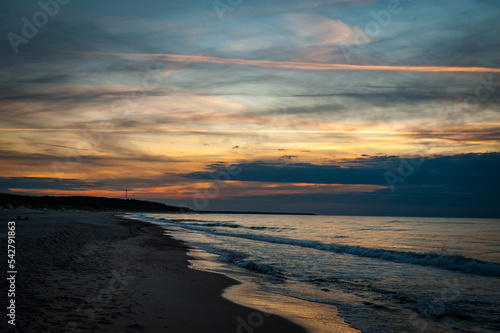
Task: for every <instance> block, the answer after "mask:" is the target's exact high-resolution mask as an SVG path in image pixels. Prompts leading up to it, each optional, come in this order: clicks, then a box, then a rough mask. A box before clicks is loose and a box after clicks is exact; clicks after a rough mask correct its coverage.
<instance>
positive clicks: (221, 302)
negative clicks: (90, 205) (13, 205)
mask: <svg viewBox="0 0 500 333" xmlns="http://www.w3.org/2000/svg"><path fill="white" fill-rule="evenodd" d="M1 215H2V217H1V220H2V225H3V230H2V235H1V236H2V243H4V241H5V240H6V239H7V235H6V232H7V222H8V221H11V220H15V221H16V243H15V244H16V268H17V272H18V273H17V276H16V297H15V302H16V303H15V304H16V310H15V326H13V325H8V326H9V331H15V332H228V333H229V332H238V333H240V332H241V333H243V332H245V333H246V332H306V330H305V329H304V328H302V327H300V326H298V325H296V324H294V323H292V322H291V321H289V320H287V319H284V318H282V317H279V316H276V315H271V314H268V313H265V312H261V311H258V310H255V309H252V308H248V307H244V306H241V305H237V304H235V303H233V302H230V301H229V300H227V299H225V298H223V297H222V296H221V294H222V292H223V291H224V289H226V288H227V287H229V286H232V285H235V284H237V282H236V281H235V280H233V279H230V278H228V277H226V276H223V275H219V274H214V273H209V272H204V271H199V270H194V269H191V268H188V254H187V250H188V247H187V246H186V245H185V244H183V243H182V242H180V241H177V240H175V239H173V238H172V237H169V236H168V235H165V230H163V229H162V228H160V227H159V226H156V225H153V224H149V223H145V222H140V221H132V220H124V219H122V218H119V217H116V216H114V215H115V214H113V213H100V212H98V213H89V212H72V211H71V212H70V211H67V212H58V211H40V210H28V209H26V210H21V209H16V210H3V211H1ZM18 216H21V218H22V219H21V220H17V218H18ZM24 217H28V219H26V220H24V219H23V218H24ZM4 244H5V243H4ZM2 286H3V289H4V290H6V289H8V285H7V283H6V282H5V280H4V282H3V284H2ZM2 305H3V304H2ZM4 309H5V307H4Z"/></svg>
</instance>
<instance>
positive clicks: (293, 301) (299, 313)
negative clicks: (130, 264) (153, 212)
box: [133, 219, 361, 333]
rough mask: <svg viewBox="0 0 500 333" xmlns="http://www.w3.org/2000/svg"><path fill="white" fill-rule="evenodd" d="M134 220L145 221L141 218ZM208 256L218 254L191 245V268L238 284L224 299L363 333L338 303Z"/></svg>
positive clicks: (320, 327) (314, 332) (320, 331)
mask: <svg viewBox="0 0 500 333" xmlns="http://www.w3.org/2000/svg"><path fill="white" fill-rule="evenodd" d="M133 220H136V221H142V220H140V219H133ZM142 222H145V223H150V224H154V225H157V226H159V227H160V228H162V229H163V230H164V231H165V232H168V234H169V235H170V237H173V238H174V239H176V240H178V241H180V242H183V243H184V241H183V240H182V239H179V238H175V236H172V234H175V233H176V231H175V230H172V229H170V228H168V226H162V225H161V224H158V223H155V222H148V221H142ZM207 256H208V257H217V255H214V254H210V253H208V252H206V251H204V250H202V249H199V248H197V247H192V246H189V245H188V257H189V267H190V268H192V269H194V270H198V271H204V272H210V273H215V274H218V275H223V276H226V277H228V278H230V279H232V280H233V281H235V284H233V285H231V286H228V287H227V288H225V289H224V290H223V291H222V297H224V298H225V299H227V300H229V301H231V302H233V303H235V304H239V305H242V306H245V307H248V308H251V309H254V310H256V311H260V312H262V313H272V314H275V315H277V316H280V317H283V318H286V319H288V320H290V321H292V322H293V323H295V324H297V325H300V326H302V327H304V328H305V329H306V330H307V332H309V333H361V331H360V330H357V329H355V328H353V327H351V326H350V324H349V323H348V322H346V321H345V319H344V318H343V317H342V316H340V314H339V311H338V308H337V307H336V306H333V305H327V304H320V303H314V302H311V301H307V300H302V299H299V298H295V297H292V296H285V295H281V294H276V293H272V292H269V291H265V290H263V289H261V288H259V286H260V284H262V283H266V282H264V281H263V280H262V276H261V275H260V273H255V272H252V271H249V270H247V269H245V268H240V267H238V266H234V265H232V264H229V263H224V262H220V261H217V262H216V263H214V262H213V261H212V260H208V257H207ZM250 276H252V278H250ZM256 281H259V282H256ZM245 332H246V331H245Z"/></svg>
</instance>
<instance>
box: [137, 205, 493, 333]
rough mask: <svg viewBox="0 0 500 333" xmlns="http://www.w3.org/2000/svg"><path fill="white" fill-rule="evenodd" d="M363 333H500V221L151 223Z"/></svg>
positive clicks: (225, 219)
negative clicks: (329, 308)
mask: <svg viewBox="0 0 500 333" xmlns="http://www.w3.org/2000/svg"><path fill="white" fill-rule="evenodd" d="M133 217H135V218H139V219H142V220H147V221H151V222H155V223H159V224H162V225H164V226H165V227H166V228H168V229H171V230H176V231H177V232H176V233H174V236H175V237H177V238H180V239H183V240H185V241H187V242H188V243H189V244H191V245H194V246H196V247H198V248H200V249H202V250H205V251H207V252H210V253H212V254H216V255H217V256H211V258H216V259H212V260H220V261H224V262H227V263H231V264H234V265H237V266H240V267H244V268H247V269H250V270H252V271H254V272H258V273H260V274H262V275H265V276H266V279H264V280H263V281H267V282H266V283H262V286H261V288H262V289H264V290H267V291H270V292H273V293H280V294H283V295H287V296H293V297H296V298H301V299H304V300H308V301H313V302H316V303H320V304H331V305H336V306H337V307H338V308H339V311H340V314H341V315H342V316H343V317H344V318H345V319H346V320H347V321H348V322H349V323H350V324H351V325H352V326H353V327H355V328H358V329H361V330H362V331H363V332H498V331H500V315H499V313H500V220H497V219H458V218H407V217H358V216H294V215H251V214H248V215H239V214H234V215H230V214H189V215H171V214H170V215H169V214H144V215H135V216H133Z"/></svg>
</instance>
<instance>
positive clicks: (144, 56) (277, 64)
mask: <svg viewBox="0 0 500 333" xmlns="http://www.w3.org/2000/svg"><path fill="white" fill-rule="evenodd" d="M75 53H79V54H87V55H95V56H108V57H118V58H123V59H134V60H157V61H178V62H202V63H213V64H231V65H246V66H258V67H270V68H288V69H309V70H337V71H338V70H358V71H360V70H364V71H392V72H430V73H441V72H473V73H479V72H487V73H498V72H500V68H488V67H458V66H376V65H347V64H325V63H311V62H295V61H272V60H247V59H234V58H218V57H208V56H198V55H178V54H167V53H161V54H158V53H153V54H151V53H112V52H75Z"/></svg>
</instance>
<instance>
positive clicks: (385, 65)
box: [0, 0, 500, 216]
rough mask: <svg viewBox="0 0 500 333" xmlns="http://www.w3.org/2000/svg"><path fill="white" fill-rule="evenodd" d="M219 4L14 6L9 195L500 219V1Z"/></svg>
mask: <svg viewBox="0 0 500 333" xmlns="http://www.w3.org/2000/svg"><path fill="white" fill-rule="evenodd" d="M54 1H55V0H54ZM49 2H50V1H48V0H47V3H49ZM52 3H54V2H52ZM217 3H218V4H220V3H224V4H225V7H224V6H223V7H219V8H218V9H217V8H215V7H214V2H213V1H182V2H170V1H144V2H134V1H128V0H125V1H120V2H113V3H109V2H106V3H102V2H99V1H86V2H81V1H76V0H73V1H69V2H68V3H67V4H59V3H58V8H57V11H56V12H53V14H54V15H53V16H50V15H47V17H48V19H47V23H46V24H44V25H42V26H40V27H38V28H37V32H36V33H35V34H34V36H31V37H29V38H27V37H26V36H24V35H23V25H24V24H25V21H23V17H26V18H27V20H28V21H29V22H33V19H34V15H35V16H36V13H38V12H40V11H42V10H43V9H42V8H41V7H40V5H39V4H38V3H37V2H36V1H16V2H14V1H7V2H4V3H2V4H1V5H0V12H1V14H0V16H1V17H2V22H3V24H2V41H1V44H0V57H1V59H2V62H1V64H2V74H1V81H0V85H1V88H2V89H1V91H0V98H1V103H0V112H1V113H2V115H3V116H2V118H1V119H0V165H1V169H2V176H1V178H0V190H1V191H2V192H16V193H33V194H65V195H72V194H88V195H106V196H123V193H124V189H125V188H129V189H130V191H129V193H130V194H131V195H132V196H133V197H136V198H149V199H161V200H165V201H166V202H168V203H172V204H184V205H189V206H191V207H192V206H193V198H196V197H200V193H201V196H202V197H203V198H204V199H206V201H207V202H208V203H209V204H208V206H207V207H205V208H206V209H225V210H232V209H239V210H275V211H289V210H293V211H314V212H319V213H343V214H344V213H345V214H347V213H349V211H355V212H356V211H358V212H360V213H364V214H390V213H391V212H393V213H394V214H410V215H411V214H415V213H418V212H421V211H423V210H424V211H426V213H425V214H431V215H432V214H435V215H447V214H448V215H449V214H452V213H453V212H454V210H456V209H463V212H458V213H457V215H461V214H462V215H488V216H489V215H497V214H498V209H495V208H494V206H495V204H494V202H495V200H497V199H498V194H497V191H496V190H494V187H495V186H498V185H500V183H499V178H498V176H496V172H495V171H494V170H496V169H497V168H498V166H500V165H499V163H498V161H499V157H498V152H499V140H500V114H499V113H500V107H499V100H500V73H499V72H500V57H498V55H499V54H500V43H499V39H498V36H499V35H500V34H499V33H500V22H499V21H498V17H499V16H500V4H499V3H498V2H496V1H486V0H484V1H473V0H457V1H451V0H447V1H428V0H419V1H416V0H415V1H400V2H399V1H395V0H385V1H384V0H381V1H376V0H359V1H355V0H351V1H334V0H332V1H316V0H315V1H307V2H304V1H248V0H246V1H245V0H243V1H239V2H238V4H237V3H236V2H232V3H233V4H236V5H235V6H230V5H229V4H228V3H227V2H224V1H222V2H217ZM228 6H229V7H228ZM221 8H222V9H221ZM53 9H54V8H52V10H53ZM228 9H230V10H228ZM221 10H222V12H221ZM217 11H219V13H217ZM9 33H14V34H16V35H17V36H20V37H22V38H25V39H24V41H26V42H22V43H21V42H20V43H18V44H17V45H14V46H13V45H12V43H11V40H9ZM10 36H11V37H10V38H12V35H10ZM16 49H17V51H18V52H17V53H16ZM414 155H419V156H424V157H425V159H426V160H425V161H426V162H425V163H423V164H421V165H418V166H415V170H414V171H412V172H411V175H408V176H405V177H403V178H404V181H401V182H399V183H398V184H397V186H396V187H395V189H394V188H393V189H394V191H392V190H391V188H390V187H389V186H388V184H387V180H386V178H385V176H384V173H385V172H393V173H394V174H396V175H398V174H399V173H398V172H399V171H398V166H399V165H400V163H401V161H404V160H405V159H406V160H408V159H409V158H410V157H411V156H414ZM231 165H239V166H240V167H241V172H240V173H239V174H237V175H233V176H231V177H229V178H227V177H225V178H223V179H222V180H220V181H217V182H215V181H214V180H213V178H214V177H219V178H220V177H221V173H224V170H227V168H228V167H230V166H231ZM471 168H473V169H472V170H471ZM341 169H346V170H351V171H352V173H353V175H354V174H355V175H356V177H354V176H353V175H351V174H349V175H346V174H344V173H343V172H344V171H343V170H341ZM339 170H340V171H339ZM436 173H437V174H440V173H442V174H443V175H446V176H444V177H440V178H439V177H438V178H439V180H436V179H435V175H436ZM217 174H218V176H217ZM314 174H321V175H323V176H322V178H320V177H314V176H313V175H314ZM450 174H451V175H453V176H454V177H455V178H454V177H452V176H449V177H448V175H450ZM214 175H215V176H214ZM353 177H354V178H353ZM465 178H471V179H474V181H472V180H471V181H465V180H464V179H465ZM324 179H327V181H325V180H324ZM457 181H460V184H461V186H458V185H457ZM214 182H215V185H214ZM215 187H216V188H215ZM210 188H212V191H211V192H210V193H212V194H213V195H211V196H210V197H207V195H205V194H203V193H205V192H206V189H210ZM204 191H205V192H204ZM478 193H479V195H478ZM445 194H446V195H447V196H448V197H447V199H436V198H440V197H443V196H445ZM472 197H474V198H476V199H474V200H472V201H471V198H472ZM485 198H486V199H485ZM436 200H438V201H437V202H436ZM439 200H440V201H439ZM443 200H444V201H443ZM299 203H300V205H299ZM464 204H465V205H466V207H464ZM195 208H196V207H195ZM405 212H406V213H405Z"/></svg>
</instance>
